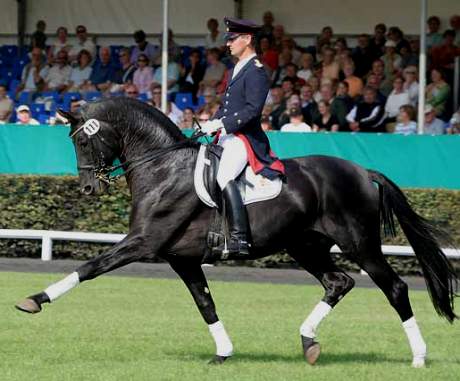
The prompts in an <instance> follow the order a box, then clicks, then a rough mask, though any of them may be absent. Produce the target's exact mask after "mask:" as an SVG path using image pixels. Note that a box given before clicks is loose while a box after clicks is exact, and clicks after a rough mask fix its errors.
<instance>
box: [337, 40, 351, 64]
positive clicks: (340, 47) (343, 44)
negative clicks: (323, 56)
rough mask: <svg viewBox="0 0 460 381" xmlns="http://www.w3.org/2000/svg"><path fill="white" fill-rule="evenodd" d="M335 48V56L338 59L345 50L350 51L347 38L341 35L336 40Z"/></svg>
mask: <svg viewBox="0 0 460 381" xmlns="http://www.w3.org/2000/svg"><path fill="white" fill-rule="evenodd" d="M334 50H335V58H336V60H337V61H338V60H339V56H340V55H341V54H342V53H343V52H345V51H348V45H347V40H346V39H345V38H343V37H340V38H338V39H337V40H335V44H334Z"/></svg>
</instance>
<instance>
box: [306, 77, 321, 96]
mask: <svg viewBox="0 0 460 381" xmlns="http://www.w3.org/2000/svg"><path fill="white" fill-rule="evenodd" d="M307 85H310V86H311V89H312V91H313V99H314V100H315V102H319V101H320V100H321V92H320V91H319V85H320V81H319V78H318V77H316V76H313V77H310V79H309V80H308V81H307Z"/></svg>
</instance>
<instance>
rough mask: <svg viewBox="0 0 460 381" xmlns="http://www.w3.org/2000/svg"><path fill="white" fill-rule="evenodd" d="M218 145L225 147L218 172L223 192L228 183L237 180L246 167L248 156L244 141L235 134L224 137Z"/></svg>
mask: <svg viewBox="0 0 460 381" xmlns="http://www.w3.org/2000/svg"><path fill="white" fill-rule="evenodd" d="M218 144H219V145H220V146H222V147H224V152H223V153H222V157H221V159H220V165H219V170H218V171H217V183H218V184H219V187H220V189H222V190H223V189H224V188H225V186H226V185H227V183H228V182H229V181H231V180H235V178H237V177H238V175H239V174H240V173H241V172H242V171H243V169H244V168H245V167H246V164H247V163H248V154H247V152H246V147H245V145H244V143H243V141H242V140H241V139H239V138H238V137H236V136H235V135H233V134H229V135H224V136H222V137H221V138H220V139H219V142H218Z"/></svg>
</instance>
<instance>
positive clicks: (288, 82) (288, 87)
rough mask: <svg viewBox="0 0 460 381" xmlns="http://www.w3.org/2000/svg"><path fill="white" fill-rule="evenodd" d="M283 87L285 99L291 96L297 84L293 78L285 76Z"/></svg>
mask: <svg viewBox="0 0 460 381" xmlns="http://www.w3.org/2000/svg"><path fill="white" fill-rule="evenodd" d="M281 88H282V89H283V93H284V98H285V99H288V98H290V97H291V95H293V94H294V93H295V84H294V81H293V80H292V79H291V78H284V79H283V81H282V82H281Z"/></svg>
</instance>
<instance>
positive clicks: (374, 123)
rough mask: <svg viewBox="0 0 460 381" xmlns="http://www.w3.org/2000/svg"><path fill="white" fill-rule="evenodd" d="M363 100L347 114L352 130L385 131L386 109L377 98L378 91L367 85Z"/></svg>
mask: <svg viewBox="0 0 460 381" xmlns="http://www.w3.org/2000/svg"><path fill="white" fill-rule="evenodd" d="M363 94H364V95H363V100H362V101H361V102H359V103H358V104H357V105H356V106H355V107H353V109H352V110H351V111H350V112H349V113H348V115H347V121H348V122H349V123H350V124H349V126H350V130H352V131H355V132H384V131H385V129H384V123H383V122H384V119H385V109H384V107H383V105H382V104H381V103H380V102H379V101H378V100H377V92H376V90H375V89H374V88H372V87H365V88H364V91H363Z"/></svg>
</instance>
